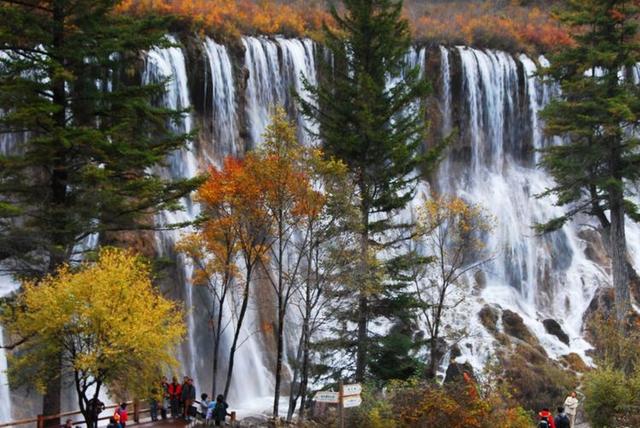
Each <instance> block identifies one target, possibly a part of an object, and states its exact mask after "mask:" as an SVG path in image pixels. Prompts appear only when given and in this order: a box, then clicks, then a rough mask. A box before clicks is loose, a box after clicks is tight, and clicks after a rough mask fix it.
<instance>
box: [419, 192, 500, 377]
mask: <svg viewBox="0 0 640 428" xmlns="http://www.w3.org/2000/svg"><path fill="white" fill-rule="evenodd" d="M492 228H493V218H492V217H491V216H490V215H489V214H487V213H486V212H485V210H484V209H483V208H482V207H481V206H479V205H473V204H469V203H467V202H465V201H464V200H462V199H461V198H458V197H446V196H435V197H433V198H431V199H429V200H428V201H426V202H425V203H424V205H423V206H422V207H421V209H420V211H419V218H418V222H417V225H416V235H415V240H417V242H416V241H414V245H415V246H416V248H423V251H424V252H425V254H422V256H426V261H427V263H423V264H422V265H421V264H416V267H415V270H414V272H412V275H411V276H412V279H413V281H414V285H415V289H416V297H417V299H418V301H419V304H420V309H421V315H422V317H421V318H422V320H423V321H424V323H425V325H426V327H427V331H428V334H429V348H430V349H429V354H430V358H429V368H428V370H429V372H428V373H427V374H428V376H429V377H435V375H436V369H437V366H438V362H439V360H440V357H441V356H442V355H441V351H440V350H439V346H438V343H439V341H440V340H442V339H444V338H445V336H446V335H445V332H444V331H443V330H444V328H445V326H443V325H442V324H443V318H444V316H445V313H446V312H449V311H452V310H454V309H455V308H456V307H457V306H458V305H460V304H461V303H462V302H463V300H464V296H465V290H464V286H465V281H464V277H465V276H466V275H467V274H470V273H474V272H476V271H478V270H480V268H481V267H482V266H483V265H484V264H485V263H487V262H488V261H489V260H490V258H491V256H490V255H486V254H484V250H485V248H484V242H483V240H484V239H486V235H487V234H488V233H489V232H490V231H491V229H492ZM429 262H430V263H429ZM459 333H460V332H456V331H449V337H446V338H448V339H453V338H454V337H453V336H456V335H458V334H459Z"/></svg>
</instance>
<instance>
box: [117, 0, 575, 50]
mask: <svg viewBox="0 0 640 428" xmlns="http://www.w3.org/2000/svg"><path fill="white" fill-rule="evenodd" d="M327 3H329V2H326V1H324V0H287V1H283V0H217V1H213V2H212V1H210V0H124V1H123V2H122V3H121V5H120V11H121V12H123V13H128V14H133V15H146V14H149V13H160V14H163V15H171V16H174V17H176V18H177V20H178V22H181V23H182V24H186V25H188V26H189V27H194V28H196V29H198V30H199V31H203V32H207V33H211V34H214V35H217V36H221V37H238V36H239V35H241V34H266V35H274V34H283V35H287V36H308V37H312V38H316V39H321V38H322V31H321V30H322V26H323V23H326V24H327V25H328V26H330V27H333V25H334V20H333V18H332V17H331V15H330V14H329V13H328V8H327V7H326V4H327ZM549 3H550V2H548V1H545V2H523V1H511V2H505V1H499V0H483V1H470V0H461V1H448V2H429V3H428V4H422V3H421V2H416V1H408V2H405V6H404V10H403V14H404V16H405V17H406V18H407V19H408V21H409V23H410V27H411V29H412V33H413V37H414V39H415V40H417V41H419V42H422V43H434V44H436V43H437V44H446V45H454V44H464V45H468V46H476V47H488V48H496V49H504V50H508V51H511V52H519V51H526V52H531V53H533V52H548V51H550V50H553V49H555V48H557V47H558V46H562V45H568V44H571V43H572V39H571V37H570V36H569V35H568V34H567V32H565V31H564V29H563V28H562V27H561V25H560V24H559V23H558V22H557V21H556V20H555V19H554V18H553V16H552V14H551V13H550V8H549V7H546V6H549Z"/></svg>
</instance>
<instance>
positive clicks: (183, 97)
mask: <svg viewBox="0 0 640 428" xmlns="http://www.w3.org/2000/svg"><path fill="white" fill-rule="evenodd" d="M169 40H170V41H171V42H172V43H177V41H176V39H175V38H173V37H171V36H169ZM165 79H169V80H168V81H167V83H166V93H165V95H164V100H163V104H164V106H165V107H168V108H171V109H189V108H190V107H191V102H190V99H189V90H188V80H187V70H186V63H185V58H184V55H183V53H182V50H181V49H180V48H179V47H169V48H164V49H153V50H151V51H150V52H149V53H148V55H147V63H146V68H145V72H144V75H143V80H144V81H146V82H158V81H162V80H165ZM174 126H175V127H176V131H178V132H190V131H191V129H192V124H191V116H190V114H188V113H187V114H184V116H183V119H182V123H180V124H177V125H174ZM167 163H168V167H167V168H166V169H164V168H163V169H161V170H160V171H159V172H160V174H161V175H164V176H165V177H172V178H191V177H194V176H195V175H196V174H197V160H196V158H195V154H194V153H193V145H192V144H189V145H188V146H187V147H186V148H184V149H182V150H179V151H176V152H174V153H172V154H171V155H170V156H169V159H168V162H167ZM182 204H183V206H184V208H185V209H184V210H183V211H177V212H168V211H167V212H163V213H161V214H159V215H158V216H157V218H156V223H157V224H159V225H170V224H176V223H185V222H189V221H193V220H194V219H195V218H196V216H197V214H198V212H197V211H198V210H197V206H196V205H194V204H193V203H192V202H191V200H190V199H187V198H185V199H184V200H183V201H182ZM178 240H179V232H177V231H176V230H165V231H161V232H158V233H156V247H157V248H156V249H157V251H158V253H159V254H160V255H161V256H171V255H173V254H174V253H175V249H174V247H175V244H176V243H177V241H178ZM175 260H176V263H177V271H178V278H179V280H180V281H181V284H180V288H181V290H179V291H178V293H179V294H180V295H181V296H182V297H183V299H184V303H185V309H186V312H187V339H186V349H183V352H182V356H181V358H180V360H181V361H182V363H183V369H184V370H185V372H186V373H185V374H186V375H187V376H191V377H193V378H194V383H195V385H196V388H199V385H200V380H199V376H197V370H196V364H197V362H196V358H197V356H198V355H200V354H199V353H198V352H197V349H196V337H195V320H194V310H195V307H194V300H193V286H192V283H191V276H192V273H193V267H192V266H191V264H190V263H188V261H187V260H186V258H185V257H184V256H183V255H178V256H177V257H175Z"/></svg>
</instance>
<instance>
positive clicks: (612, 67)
mask: <svg viewBox="0 0 640 428" xmlns="http://www.w3.org/2000/svg"><path fill="white" fill-rule="evenodd" d="M639 10H640V9H639V7H638V3H637V2H636V1H630V0H618V1H613V0H570V1H569V2H568V3H567V6H566V9H565V10H564V11H563V12H562V13H561V14H560V18H561V19H562V20H563V21H564V23H565V24H567V25H568V27H569V28H570V29H571V30H572V33H573V34H572V35H573V38H574V40H575V44H574V45H573V46H569V47H566V48H564V49H563V50H561V51H560V52H559V53H558V54H557V55H555V56H553V57H552V60H551V67H550V68H549V69H547V70H546V71H545V74H546V75H547V76H549V77H551V78H553V79H555V80H556V81H558V82H559V83H560V85H561V88H562V98H560V99H557V100H554V101H553V102H552V103H551V104H550V105H549V106H548V107H547V108H546V109H545V110H544V112H543V116H544V118H545V120H546V124H547V126H546V132H547V134H549V135H556V136H562V137H564V138H565V140H566V144H563V145H558V146H551V147H548V148H546V149H544V151H543V159H542V161H541V164H542V166H543V167H544V168H546V169H547V170H548V171H549V172H550V173H551V174H552V175H553V177H554V179H555V180H556V183H557V184H556V185H555V186H554V187H553V188H551V189H548V190H547V191H546V192H545V193H544V194H543V195H551V194H553V195H555V196H556V197H557V198H558V199H557V203H558V205H561V206H568V207H570V208H569V210H568V211H567V213H566V214H565V215H563V216H561V217H559V218H555V219H552V220H551V221H550V222H548V223H546V224H543V225H540V226H539V227H540V229H541V230H543V231H550V230H556V229H559V228H560V227H562V226H563V225H564V224H565V223H566V222H567V221H568V220H569V219H571V218H572V217H574V216H575V215H576V214H578V213H580V212H584V213H587V214H589V215H593V216H595V217H596V218H597V219H598V221H599V222H600V223H601V226H602V228H603V230H604V232H605V238H606V240H607V241H608V244H609V250H610V251H609V255H610V257H611V262H612V277H613V285H614V288H615V302H616V315H617V318H618V320H622V319H623V318H624V317H625V315H626V314H627V312H628V311H629V309H630V297H629V271H628V266H627V247H626V237H625V224H624V223H625V216H629V217H631V218H633V219H634V220H637V219H638V214H637V205H636V204H635V203H633V202H632V201H630V200H629V199H627V196H628V195H629V191H628V183H631V182H634V181H635V180H637V179H638V177H639V175H640V168H639V167H640V157H639V155H638V141H637V138H636V136H634V132H635V131H637V127H638V125H640V119H639V116H638V115H639V113H640V97H639V96H640V91H639V88H638V86H637V85H636V84H635V82H633V80H632V78H631V73H630V70H631V67H633V66H635V64H636V63H637V62H638V61H640V50H639V49H638V48H639V45H638V24H637V19H638V12H639ZM607 211H608V212H609V215H608V216H607V214H606V212H607Z"/></svg>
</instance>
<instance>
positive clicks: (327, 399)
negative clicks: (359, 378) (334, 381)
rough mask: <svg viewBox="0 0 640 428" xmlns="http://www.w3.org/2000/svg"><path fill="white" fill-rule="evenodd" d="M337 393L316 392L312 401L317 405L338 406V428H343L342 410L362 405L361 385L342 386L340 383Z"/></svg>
mask: <svg viewBox="0 0 640 428" xmlns="http://www.w3.org/2000/svg"><path fill="white" fill-rule="evenodd" d="M338 387H339V388H338V391H337V392H334V391H320V392H316V395H315V396H314V397H313V399H314V400H315V401H316V402H318V403H332V404H337V405H338V416H339V418H340V428H344V409H348V408H350V407H358V406H359V405H361V404H362V396H361V395H360V394H361V393H362V385H360V384H359V383H353V384H350V385H344V384H343V383H342V381H340V383H339V384H338Z"/></svg>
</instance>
